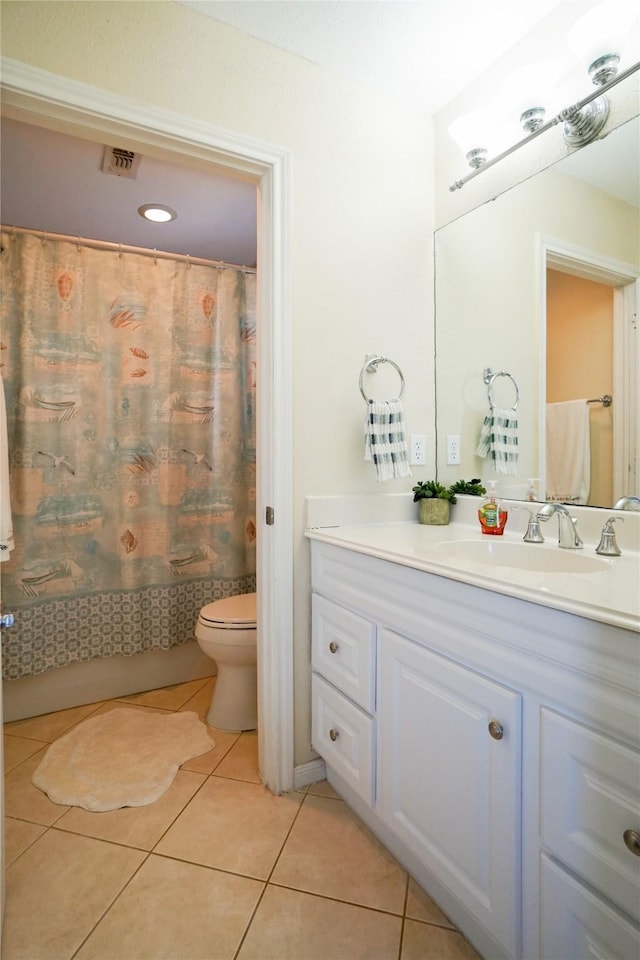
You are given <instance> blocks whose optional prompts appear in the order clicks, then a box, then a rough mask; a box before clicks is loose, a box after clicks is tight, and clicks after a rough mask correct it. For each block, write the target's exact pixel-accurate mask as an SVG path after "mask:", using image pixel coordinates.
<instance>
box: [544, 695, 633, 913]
mask: <svg viewBox="0 0 640 960" xmlns="http://www.w3.org/2000/svg"><path fill="white" fill-rule="evenodd" d="M541 732H542V748H541V783H542V803H541V814H542V817H541V819H542V830H541V833H542V842H543V843H544V844H545V846H546V847H547V848H548V849H549V850H550V851H551V853H552V854H553V855H554V856H556V857H558V858H559V859H561V860H563V861H564V862H565V863H566V864H567V865H568V866H569V867H570V868H571V869H572V870H574V871H575V872H576V873H579V874H581V876H583V877H584V878H585V880H586V881H587V882H588V883H589V884H591V886H593V887H595V888H596V890H598V891H600V893H602V894H604V895H605V896H606V897H607V898H608V899H609V900H612V901H613V903H615V904H616V905H617V906H619V907H620V908H621V909H622V910H625V911H626V912H627V913H628V914H629V915H630V916H631V918H632V919H633V920H635V921H636V923H638V922H639V921H640V857H638V856H637V851H636V850H635V848H634V847H633V846H632V845H631V837H632V836H640V757H639V756H638V752H637V751H636V750H631V749H630V748H629V747H626V746H624V745H623V744H621V743H616V742H615V741H614V740H611V739H610V738H609V737H606V736H603V734H601V733H599V732H598V731H597V730H592V729H590V728H589V727H585V726H583V725H582V724H580V723H576V722H575V720H571V719H570V718H569V717H563V716H561V715H559V714H557V713H554V712H553V711H551V710H547V709H543V710H542V713H541ZM625 838H628V840H626V839H625ZM627 843H629V846H627V845H626V844H627ZM634 853H635V854H636V855H634Z"/></svg>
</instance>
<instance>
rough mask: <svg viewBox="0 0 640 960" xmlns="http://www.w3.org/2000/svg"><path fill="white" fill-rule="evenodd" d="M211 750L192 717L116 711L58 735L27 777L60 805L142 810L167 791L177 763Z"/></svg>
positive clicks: (124, 709)
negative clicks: (30, 776) (137, 808)
mask: <svg viewBox="0 0 640 960" xmlns="http://www.w3.org/2000/svg"><path fill="white" fill-rule="evenodd" d="M214 746H215V743H214V741H213V740H212V739H211V737H210V736H209V734H208V733H207V727H206V725H205V724H204V723H203V722H202V721H201V720H200V718H199V717H198V715H197V713H193V712H191V711H185V712H184V713H171V714H167V715H164V714H161V713H147V712H146V711H144V710H134V709H132V708H130V707H122V708H116V709H115V710H110V711H109V712H108V713H101V714H99V715H98V716H95V717H90V718H89V719H88V720H83V721H82V723H79V724H78V726H77V727H74V728H73V729H72V730H70V731H69V733H65V734H64V736H62V737H59V739H58V740H56V741H55V742H54V743H52V744H51V746H50V747H49V749H48V750H47V752H46V754H45V756H44V758H43V760H42V762H41V763H40V766H39V767H38V768H37V769H36V770H35V772H34V774H33V776H32V778H31V779H32V782H33V783H34V784H35V786H36V787H38V788H39V789H40V790H42V791H44V793H46V794H47V796H48V797H49V799H50V800H53V802H54V803H62V804H65V806H74V807H83V808H84V809H85V810H93V811H104V810H117V809H118V808H119V807H142V806H144V805H145V804H147V803H153V802H154V801H155V800H158V799H159V798H160V797H161V796H162V794H163V793H165V791H166V790H168V789H169V787H170V786H171V784H172V783H173V780H174V777H175V775H176V773H177V772H178V767H179V766H180V764H181V763H186V761H187V760H190V759H191V758H192V757H198V756H200V754H202V753H207V752H208V751H209V750H211V749H213V747H214Z"/></svg>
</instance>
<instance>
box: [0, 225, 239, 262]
mask: <svg viewBox="0 0 640 960" xmlns="http://www.w3.org/2000/svg"><path fill="white" fill-rule="evenodd" d="M0 229H1V230H2V231H3V233H8V234H9V235H11V236H13V234H15V233H29V234H31V235H32V236H34V237H40V238H41V239H42V240H43V241H46V240H66V241H67V242H68V243H75V244H76V245H77V246H79V247H93V248H94V249H96V250H114V251H116V252H118V253H138V254H140V255H141V256H145V257H153V258H154V259H156V260H157V259H160V260H177V261H179V262H180V263H188V264H191V263H194V264H196V266H202V267H231V268H232V269H234V270H242V271H244V273H256V272H257V271H256V268H255V267H245V266H244V264H242V265H241V264H239V263H227V262H226V260H205V259H204V258H203V257H191V256H189V254H185V253H167V252H166V251H164V250H155V249H154V250H149V249H148V248H147V247H133V246H131V245H130V244H127V243H113V242H112V241H111V240H92V239H90V238H87V237H70V236H67V235H66V234H64V233H50V232H49V231H48V230H30V229H29V228H28V227H5V226H2V227H0Z"/></svg>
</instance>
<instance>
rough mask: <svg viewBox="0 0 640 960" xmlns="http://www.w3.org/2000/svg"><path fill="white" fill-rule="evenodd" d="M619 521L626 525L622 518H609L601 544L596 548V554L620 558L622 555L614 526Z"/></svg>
mask: <svg viewBox="0 0 640 960" xmlns="http://www.w3.org/2000/svg"><path fill="white" fill-rule="evenodd" d="M617 520H621V521H622V523H624V520H623V518H622V517H609V519H608V520H607V521H606V522H605V525H604V527H603V528H602V533H601V534H600V543H599V544H598V546H597V547H596V553H599V554H600V556H601V557H619V556H620V554H621V553H622V551H621V550H620V547H619V546H618V544H617V542H616V533H615V530H614V529H613V524H614V523H615V522H616V521H617Z"/></svg>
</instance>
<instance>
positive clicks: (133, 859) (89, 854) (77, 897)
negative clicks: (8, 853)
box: [3, 830, 146, 960]
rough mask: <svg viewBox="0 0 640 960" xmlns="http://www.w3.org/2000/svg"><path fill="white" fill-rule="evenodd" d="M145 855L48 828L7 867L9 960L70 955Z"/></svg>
mask: <svg viewBox="0 0 640 960" xmlns="http://www.w3.org/2000/svg"><path fill="white" fill-rule="evenodd" d="M145 856H146V854H144V853H141V852H140V851H139V850H131V849H128V848H127V847H120V846H117V845H116V844H112V843H103V842H102V841H101V840H91V839H89V838H87V837H78V836H74V835H73V834H70V833H61V832H60V831H58V830H47V832H46V833H45V834H44V835H43V836H42V837H40V839H39V840H36V842H35V843H34V844H33V845H32V846H31V847H29V849H28V850H27V851H25V853H23V854H22V856H21V857H19V858H18V860H16V861H15V862H14V863H13V864H12V865H11V866H10V867H9V869H8V870H7V902H6V910H5V920H4V929H3V958H4V960H18V958H24V960H34V958H37V960H48V958H51V960H68V958H69V957H71V956H72V955H73V953H74V952H75V951H76V950H77V949H78V947H79V946H80V944H81V943H82V941H83V940H84V938H85V937H86V936H87V935H88V934H89V933H90V932H91V930H92V928H93V926H94V925H95V924H96V923H97V922H98V920H99V919H100V917H101V916H102V914H103V913H104V911H105V910H106V908H107V907H108V906H109V905H110V903H111V902H112V901H113V899H114V898H115V897H116V896H117V894H118V893H119V892H120V890H122V888H123V887H124V885H125V883H126V882H127V881H128V880H129V878H130V877H131V876H132V875H133V873H135V871H136V870H137V868H138V867H139V866H140V864H141V862H142V861H143V860H144V858H145Z"/></svg>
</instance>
